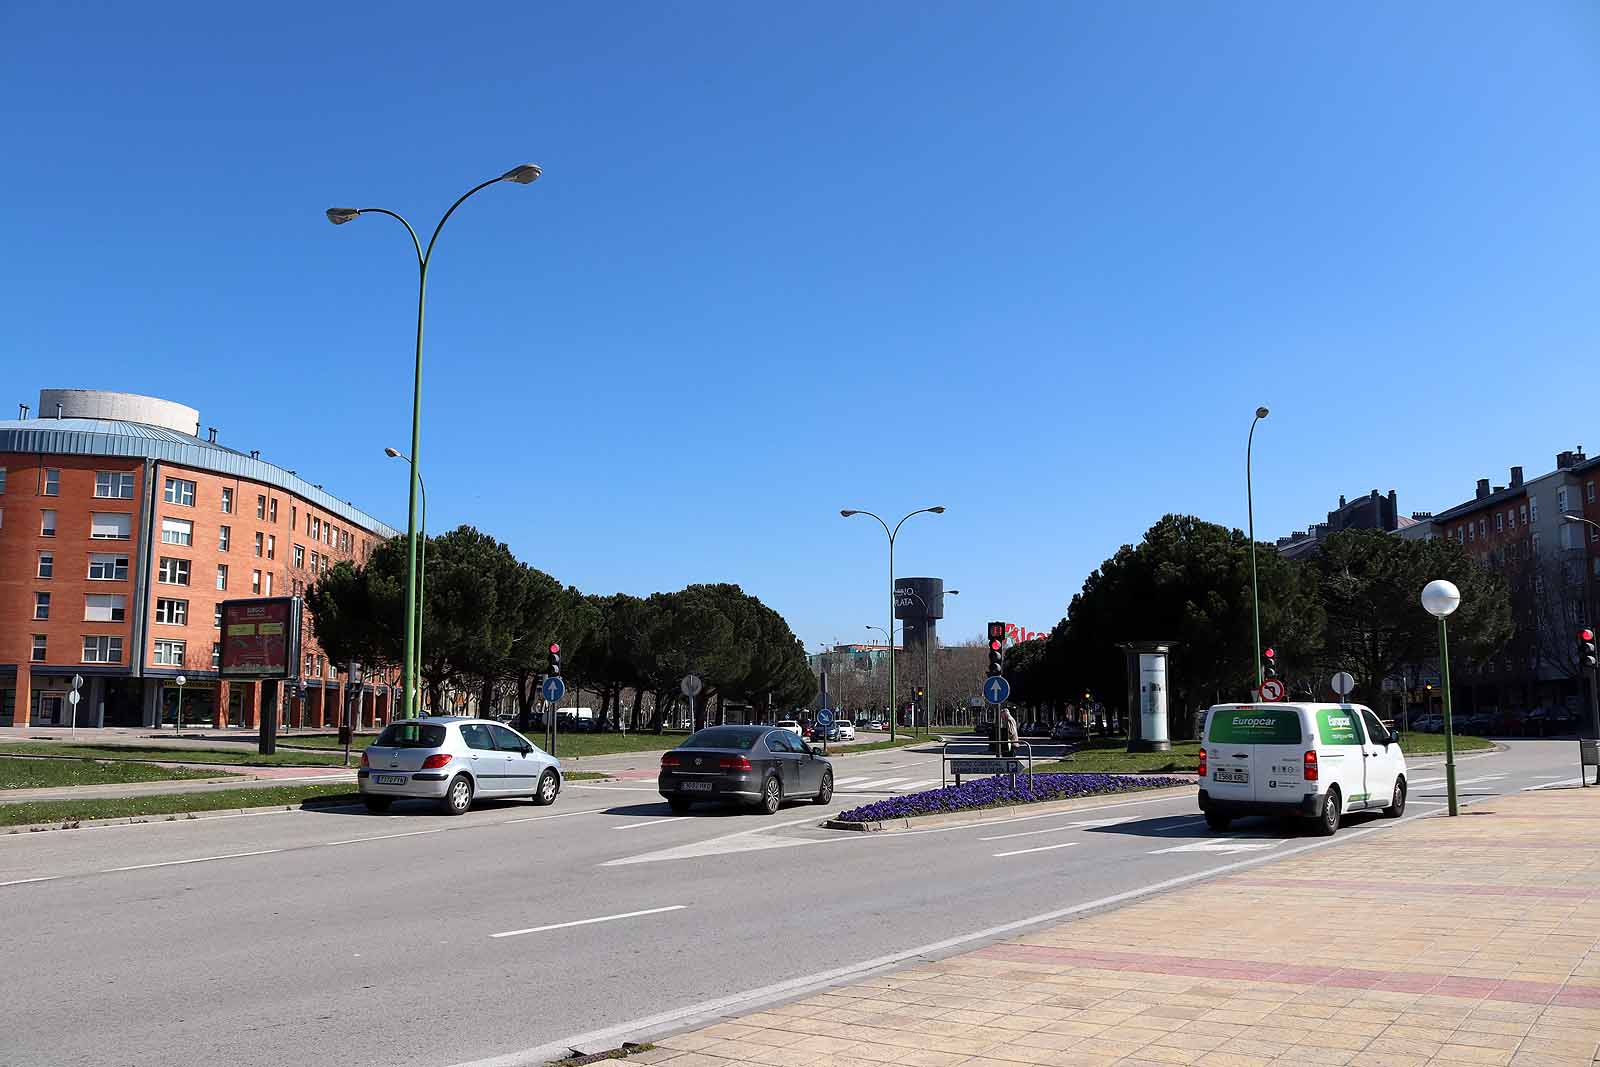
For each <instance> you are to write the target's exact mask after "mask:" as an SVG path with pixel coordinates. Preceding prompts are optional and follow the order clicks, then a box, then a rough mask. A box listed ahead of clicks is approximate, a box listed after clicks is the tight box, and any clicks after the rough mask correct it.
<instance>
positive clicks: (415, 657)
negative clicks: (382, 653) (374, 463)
mask: <svg viewBox="0 0 1600 1067" xmlns="http://www.w3.org/2000/svg"><path fill="white" fill-rule="evenodd" d="M383 454H384V455H386V456H388V457H389V458H390V459H403V460H405V461H406V462H407V463H410V462H411V457H410V456H408V455H406V454H405V453H404V452H401V451H400V450H399V449H396V448H385V449H384V450H383ZM417 488H418V489H419V490H421V492H422V525H421V528H420V529H419V530H418V531H417V537H418V539H419V540H420V541H421V542H422V545H421V548H420V550H419V551H418V553H417V557H418V558H417V624H416V630H417V632H416V640H414V641H413V642H412V648H413V649H415V651H414V652H413V653H412V661H413V662H414V663H415V664H416V665H417V673H418V674H419V675H420V674H421V673H422V618H423V615H422V613H423V611H424V610H426V607H425V605H426V604H427V603H428V598H427V582H428V483H427V482H425V481H423V479H422V475H421V474H420V473H418V475H417ZM417 710H418V712H419V713H420V712H421V710H422V690H421V687H420V686H419V687H418V690H417Z"/></svg>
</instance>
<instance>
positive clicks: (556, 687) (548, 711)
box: [539, 674, 567, 756]
mask: <svg viewBox="0 0 1600 1067" xmlns="http://www.w3.org/2000/svg"><path fill="white" fill-rule="evenodd" d="M539 695H540V696H541V697H543V698H544V736H545V743H546V745H548V746H549V749H550V755H552V756H554V755H555V754H556V745H557V744H558V741H557V740H556V704H557V703H558V702H559V701H560V700H561V698H562V697H564V696H566V695H567V683H566V681H565V680H563V679H562V677H561V675H559V674H550V675H546V676H545V679H544V682H543V684H541V685H540V686H539Z"/></svg>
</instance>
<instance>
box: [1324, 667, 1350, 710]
mask: <svg viewBox="0 0 1600 1067" xmlns="http://www.w3.org/2000/svg"><path fill="white" fill-rule="evenodd" d="M1328 685H1330V686H1331V687H1332V688H1333V691H1334V692H1335V693H1338V694H1339V700H1340V701H1341V702H1343V703H1346V704H1348V703H1349V702H1350V694H1351V693H1353V692H1354V691H1355V688H1356V680H1355V676H1354V675H1352V674H1351V673H1350V672H1349V671H1340V672H1339V673H1338V674H1335V675H1334V676H1333V677H1332V678H1330V679H1328Z"/></svg>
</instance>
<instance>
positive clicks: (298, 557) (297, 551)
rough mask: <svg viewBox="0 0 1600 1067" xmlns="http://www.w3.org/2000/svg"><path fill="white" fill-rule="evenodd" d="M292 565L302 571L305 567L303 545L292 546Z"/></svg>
mask: <svg viewBox="0 0 1600 1067" xmlns="http://www.w3.org/2000/svg"><path fill="white" fill-rule="evenodd" d="M294 565H295V566H296V567H299V568H301V569H302V570H303V569H304V568H305V565H306V546H305V545H295V546H294Z"/></svg>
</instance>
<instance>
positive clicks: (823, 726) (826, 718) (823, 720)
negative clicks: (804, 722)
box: [817, 708, 833, 756]
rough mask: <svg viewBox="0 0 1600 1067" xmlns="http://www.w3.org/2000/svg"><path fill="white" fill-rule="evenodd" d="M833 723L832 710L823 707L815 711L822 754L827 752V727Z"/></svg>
mask: <svg viewBox="0 0 1600 1067" xmlns="http://www.w3.org/2000/svg"><path fill="white" fill-rule="evenodd" d="M832 725H833V712H831V711H829V710H828V709H827V708H823V709H822V710H821V711H819V712H817V729H818V731H819V732H820V733H821V734H822V754H823V755H824V756H826V755H827V754H828V727H830V726H832Z"/></svg>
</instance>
